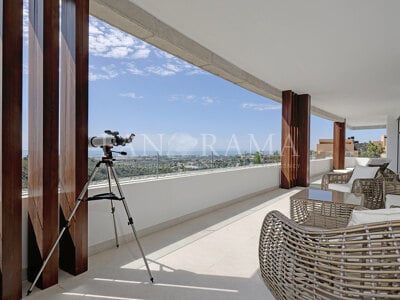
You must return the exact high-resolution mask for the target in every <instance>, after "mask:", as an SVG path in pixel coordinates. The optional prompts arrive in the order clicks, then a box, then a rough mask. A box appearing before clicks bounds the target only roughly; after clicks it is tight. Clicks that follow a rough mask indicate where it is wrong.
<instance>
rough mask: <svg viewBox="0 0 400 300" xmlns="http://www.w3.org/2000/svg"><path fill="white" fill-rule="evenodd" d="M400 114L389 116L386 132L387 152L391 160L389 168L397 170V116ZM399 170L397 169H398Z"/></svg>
mask: <svg viewBox="0 0 400 300" xmlns="http://www.w3.org/2000/svg"><path fill="white" fill-rule="evenodd" d="M398 117H399V116H388V117H387V124H386V134H387V147H386V154H387V158H388V159H390V160H391V162H390V164H389V166H388V168H389V169H391V170H393V171H395V172H400V170H397V159H399V158H398V157H397V118H398ZM396 170H397V171H396Z"/></svg>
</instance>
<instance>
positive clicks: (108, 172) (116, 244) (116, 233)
mask: <svg viewBox="0 0 400 300" xmlns="http://www.w3.org/2000/svg"><path fill="white" fill-rule="evenodd" d="M106 168H107V179H108V188H109V191H110V193H112V190H111V174H110V168H111V167H110V166H109V165H108V164H106ZM110 201H111V214H112V217H113V223H114V234H115V246H116V247H117V248H118V247H119V242H118V231H117V223H116V222H115V206H114V202H113V200H112V199H111V200H110Z"/></svg>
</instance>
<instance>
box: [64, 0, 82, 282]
mask: <svg viewBox="0 0 400 300" xmlns="http://www.w3.org/2000/svg"><path fill="white" fill-rule="evenodd" d="M61 10H62V24H61V34H62V36H61V109H60V111H61V116H60V118H61V122H60V186H61V193H60V205H61V210H60V221H63V220H64V219H65V218H67V217H68V216H69V214H70V212H71V209H72V207H73V206H74V204H75V200H76V198H77V197H78V195H79V193H80V191H81V190H82V188H83V186H84V185H85V183H86V181H87V176H88V162H87V143H88V39H89V36H88V34H89V33H88V30H89V29H88V28H89V1H88V0H80V1H79V0H62V7H61ZM87 258H88V212H87V203H86V202H84V203H82V204H81V205H80V207H79V209H78V211H77V212H76V214H75V217H74V218H73V219H72V222H71V226H70V228H69V231H68V232H66V234H65V235H64V237H63V239H62V240H61V244H60V267H61V268H62V269H64V270H65V271H67V272H69V273H71V274H74V275H76V274H80V273H82V272H85V271H86V270H87Z"/></svg>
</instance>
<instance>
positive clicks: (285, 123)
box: [281, 91, 297, 189]
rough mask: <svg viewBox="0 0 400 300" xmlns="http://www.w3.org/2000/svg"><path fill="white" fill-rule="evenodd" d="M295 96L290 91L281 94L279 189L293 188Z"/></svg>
mask: <svg viewBox="0 0 400 300" xmlns="http://www.w3.org/2000/svg"><path fill="white" fill-rule="evenodd" d="M295 96H296V94H295V93H293V92H292V91H283V92H282V144H281V147H282V148H281V187H282V188H285V189H290V188H292V187H293V186H295V177H294V175H295V173H294V170H293V168H294V164H295V162H294V158H295V155H297V149H296V148H295V142H294V138H295V137H294V134H295V133H294V120H293V115H294V111H295Z"/></svg>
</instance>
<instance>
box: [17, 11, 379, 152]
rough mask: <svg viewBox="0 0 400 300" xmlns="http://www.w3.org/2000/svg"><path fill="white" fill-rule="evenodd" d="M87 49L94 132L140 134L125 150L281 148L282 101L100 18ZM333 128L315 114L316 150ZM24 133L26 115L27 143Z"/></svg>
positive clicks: (93, 22) (375, 134)
mask: <svg viewBox="0 0 400 300" xmlns="http://www.w3.org/2000/svg"><path fill="white" fill-rule="evenodd" d="M25 35H26V34H25ZM25 38H26V37H25ZM25 44H27V43H25ZM89 54H90V56H89V80H90V81H89V135H90V136H93V135H101V134H102V133H103V131H104V130H105V129H111V130H118V131H120V133H121V134H123V135H127V134H129V133H131V132H133V133H135V134H136V139H135V140H134V142H133V143H132V144H130V145H129V147H128V149H126V150H128V151H131V152H132V153H135V154H141V152H143V151H144V150H145V151H162V152H163V154H168V153H171V152H181V153H189V152H191V151H203V152H204V151H205V152H207V153H208V152H210V151H217V152H218V153H219V154H225V153H227V152H230V151H240V152H248V151H250V150H251V151H252V152H253V151H255V150H264V151H271V150H278V149H279V148H280V131H281V104H280V103H277V102H274V101H272V100H269V99H267V98H265V97H261V96H259V95H257V94H254V93H252V92H249V91H247V90H245V89H243V88H241V87H239V86H236V85H234V84H232V83H230V82H228V81H226V80H224V79H221V78H219V77H217V76H214V75H212V74H209V73H207V72H205V71H203V70H201V69H199V68H197V67H194V66H192V65H190V64H188V63H186V62H184V61H182V60H180V59H178V58H176V57H173V56H172V55H170V54H168V53H165V52H163V51H161V50H159V49H157V48H154V47H153V46H151V45H149V44H147V43H145V42H143V41H140V40H138V39H136V38H134V37H133V36H131V35H128V34H126V33H123V32H121V31H119V30H118V29H115V28H113V27H111V26H109V25H107V24H105V23H103V22H101V21H100V20H98V19H96V18H94V17H90V28H89ZM25 60H26V51H25ZM25 65H27V62H26V61H25ZM26 73H27V72H25V77H24V79H26V80H27V76H26ZM26 80H25V91H24V106H25V110H24V120H25V119H26V107H27V104H26V103H27V101H26ZM332 130H333V129H332V122H331V121H327V120H324V119H321V118H318V117H315V116H312V118H311V141H310V144H311V149H315V148H316V146H315V145H316V143H317V142H318V139H319V138H331V137H332ZM26 131H27V130H26V120H25V121H24V143H23V144H24V147H27V132H26ZM359 133H360V134H359ZM384 133H385V130H368V131H366V132H360V131H356V132H348V133H347V135H354V136H355V137H356V139H359V140H360V141H364V140H366V141H368V140H377V139H379V137H380V135H382V134H384Z"/></svg>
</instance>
